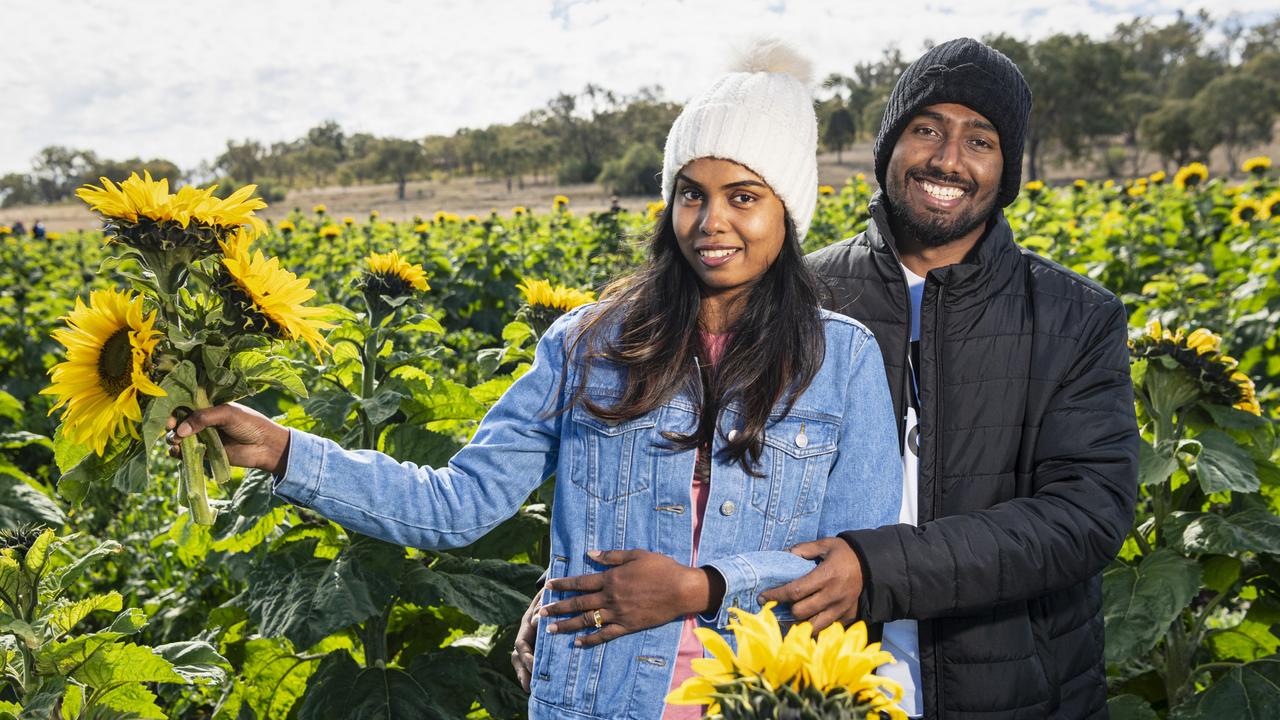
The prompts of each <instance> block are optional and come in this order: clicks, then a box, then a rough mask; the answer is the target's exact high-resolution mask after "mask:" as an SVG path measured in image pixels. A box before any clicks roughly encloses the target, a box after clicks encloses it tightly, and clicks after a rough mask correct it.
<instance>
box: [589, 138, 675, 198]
mask: <svg viewBox="0 0 1280 720" xmlns="http://www.w3.org/2000/svg"><path fill="white" fill-rule="evenodd" d="M661 174H662V151H661V150H659V149H658V148H657V147H655V146H653V145H651V144H649V143H634V144H632V145H631V147H629V148H627V152H626V153H624V154H623V156H622V157H620V158H614V159H613V160H609V161H608V162H606V163H605V164H604V170H603V171H601V173H600V177H599V178H597V180H598V182H599V183H600V184H601V185H604V186H605V188H606V189H608V191H609V192H611V193H615V194H618V195H648V196H649V197H657V196H658V195H659V194H660V193H661V192H662V183H661V181H660V180H659V176H660V175H661Z"/></svg>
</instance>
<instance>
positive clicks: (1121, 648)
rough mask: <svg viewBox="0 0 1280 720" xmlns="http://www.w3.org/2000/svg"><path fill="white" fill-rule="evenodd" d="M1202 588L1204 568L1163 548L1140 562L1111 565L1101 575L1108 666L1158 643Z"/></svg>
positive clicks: (1140, 653)
mask: <svg viewBox="0 0 1280 720" xmlns="http://www.w3.org/2000/svg"><path fill="white" fill-rule="evenodd" d="M1199 591H1200V566H1199V565H1198V564H1196V562H1195V561H1194V560H1189V559H1187V558H1184V557H1182V556H1181V555H1178V554H1177V553H1175V552H1173V551H1172V550H1168V549H1165V548H1161V549H1158V550H1156V551H1155V552H1153V553H1151V554H1150V555H1148V556H1147V557H1146V558H1144V559H1143V561H1142V562H1141V563H1140V564H1139V565H1138V566H1136V567H1135V566H1132V565H1123V564H1117V565H1112V567H1111V568H1109V569H1108V570H1107V571H1106V572H1105V573H1103V575H1102V605H1103V619H1104V621H1105V623H1106V637H1107V643H1106V659H1107V664H1112V663H1116V662H1120V661H1123V660H1128V659H1130V658H1134V657H1137V656H1140V655H1142V654H1144V653H1146V652H1147V651H1149V650H1151V648H1152V647H1154V646H1155V644H1156V641H1157V640H1159V639H1160V637H1161V636H1163V635H1164V633H1165V631H1166V630H1167V629H1168V628H1169V623H1171V622H1173V620H1174V618H1176V617H1177V616H1178V613H1180V612H1181V611H1182V610H1183V608H1185V607H1187V606H1188V605H1189V604H1190V602H1191V599H1192V598H1193V597H1195V596H1196V594H1197V593H1198V592H1199Z"/></svg>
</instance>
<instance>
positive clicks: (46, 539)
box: [22, 529, 61, 575]
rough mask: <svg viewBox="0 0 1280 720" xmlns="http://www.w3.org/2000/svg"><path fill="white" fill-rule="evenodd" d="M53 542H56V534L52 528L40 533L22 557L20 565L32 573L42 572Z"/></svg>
mask: <svg viewBox="0 0 1280 720" xmlns="http://www.w3.org/2000/svg"><path fill="white" fill-rule="evenodd" d="M54 543H58V534H57V533H55V532H54V531H53V530H52V529H48V530H45V531H44V532H42V533H40V535H39V537H37V538H36V540H35V542H33V543H31V547H30V548H28V549H27V554H26V556H25V557H23V559H22V566H23V567H25V568H26V569H27V572H29V573H32V574H33V575H34V574H38V573H41V572H44V565H45V562H46V561H47V560H48V559H49V552H50V549H52V548H54V547H55V546H54ZM58 544H61V543H58Z"/></svg>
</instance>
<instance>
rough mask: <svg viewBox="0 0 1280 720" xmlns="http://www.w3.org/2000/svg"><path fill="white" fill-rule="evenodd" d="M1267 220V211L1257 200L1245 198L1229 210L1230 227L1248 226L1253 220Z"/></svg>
mask: <svg viewBox="0 0 1280 720" xmlns="http://www.w3.org/2000/svg"><path fill="white" fill-rule="evenodd" d="M1266 218H1267V209H1266V207H1264V206H1263V204H1262V203H1261V202H1259V201H1257V200H1253V199H1250V198H1245V199H1243V200H1241V201H1239V202H1237V203H1236V206H1235V207H1234V208H1232V209H1231V224H1232V225H1248V224H1249V223H1251V222H1253V221H1254V220H1265V219H1266Z"/></svg>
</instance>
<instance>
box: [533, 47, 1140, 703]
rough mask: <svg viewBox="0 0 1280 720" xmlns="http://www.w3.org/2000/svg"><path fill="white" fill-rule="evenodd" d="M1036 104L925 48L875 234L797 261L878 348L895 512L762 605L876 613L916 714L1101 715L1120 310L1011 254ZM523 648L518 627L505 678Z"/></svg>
mask: <svg viewBox="0 0 1280 720" xmlns="http://www.w3.org/2000/svg"><path fill="white" fill-rule="evenodd" d="M1030 108H1031V92H1030V90H1029V89H1028V87H1027V84H1026V81H1025V80H1024V78H1023V77H1022V74H1021V72H1019V70H1018V69H1017V67H1016V66H1015V65H1014V64H1013V63H1012V62H1011V61H1010V60H1009V59H1008V58H1006V57H1005V56H1003V55H1001V54H1000V53H999V52H997V51H995V50H993V49H992V48H989V47H987V46H986V45H983V44H982V43H979V42H977V41H974V40H970V39H960V40H954V41H951V42H948V43H945V44H943V45H939V46H938V47H935V48H933V49H932V50H930V51H928V52H927V53H925V54H924V55H923V56H922V57H921V58H920V59H919V60H917V61H916V62H915V63H913V64H912V65H911V67H909V68H908V69H907V70H906V71H905V72H904V73H903V75H902V77H901V78H900V79H899V81H898V83H897V85H896V86H895V88H894V90H893V93H892V95H891V96H890V99H889V103H888V105H887V106H886V108H885V114H884V119H883V121H882V123H881V127H880V134H879V136H878V137H877V139H876V145H875V166H876V177H877V179H878V180H879V182H880V186H881V188H883V192H881V193H880V194H878V195H877V196H876V197H875V198H873V199H872V202H871V216H872V222H871V224H870V225H869V227H868V229H867V231H866V232H864V233H862V234H861V235H858V236H857V237H854V238H852V239H850V240H846V241H844V242H841V243H838V244H836V245H832V246H830V247H828V248H825V249H823V250H821V251H818V252H817V253H814V254H813V255H812V256H811V259H812V261H813V264H814V267H815V268H816V269H817V270H818V271H819V272H820V273H821V274H822V275H823V276H824V277H825V278H826V280H827V281H828V283H829V284H830V287H831V298H830V301H829V303H828V306H829V307H830V308H831V309H832V310H835V311H837V312H841V313H844V314H847V315H850V316H852V317H854V318H857V319H858V320H860V321H862V322H863V323H864V324H866V325H867V326H868V327H870V328H871V330H872V331H873V332H874V333H875V336H876V339H877V341H878V342H879V344H880V348H881V351H882V353H883V355H884V359H885V365H886V370H887V373H888V379H889V385H890V390H891V394H892V396H893V400H894V407H895V410H896V412H897V415H898V417H899V418H900V422H899V433H900V437H901V439H902V440H903V445H904V460H905V463H904V464H905V465H906V472H905V473H904V493H903V497H904V501H903V507H902V512H901V514H900V523H901V524H898V525H893V526H887V527H883V528H879V529H875V530H859V531H851V532H846V533H843V534H842V535H841V537H840V538H828V539H824V540H819V541H817V542H813V543H804V544H801V545H799V546H797V547H796V548H794V549H793V552H796V553H797V554H800V555H803V556H804V557H807V558H811V559H819V560H820V561H821V562H820V564H819V565H818V567H817V569H815V570H813V571H812V572H811V573H809V574H808V575H806V576H805V577H803V578H800V579H799V580H796V581H795V582H792V583H790V584H788V585H784V586H782V587H781V588H777V589H774V590H771V591H768V592H766V593H764V596H763V598H762V599H763V600H779V601H783V602H791V603H793V607H792V610H793V612H794V614H795V615H796V616H797V617H798V618H800V619H811V620H812V621H813V623H814V625H815V626H826V625H827V624H830V623H831V622H832V621H834V620H837V619H845V618H848V617H849V616H850V615H856V617H858V618H859V619H863V620H867V621H869V622H871V623H886V624H885V626H884V641H885V644H886V646H887V649H889V650H891V651H892V652H893V653H894V654H895V656H897V657H898V658H899V659H900V662H899V663H898V664H897V665H896V666H893V667H887V668H884V669H882V672H884V673H885V674H889V675H891V676H893V677H894V678H895V679H898V680H899V681H900V682H902V683H903V685H904V690H905V692H904V695H905V697H904V698H903V706H904V709H906V710H907V711H908V712H909V713H910V714H912V715H916V716H921V715H923V716H925V717H928V718H938V719H944V718H945V719H948V720H955V719H957V718H963V719H969V718H975V719H976V718H982V720H995V719H996V718H1046V717H1053V718H1070V719H1073V720H1074V719H1075V718H1094V717H1105V716H1106V682H1105V668H1104V665H1103V622H1102V607H1101V602H1102V601H1101V571H1102V569H1103V568H1104V567H1105V566H1106V564H1107V563H1108V562H1110V560H1111V559H1112V558H1113V557H1114V556H1115V554H1116V552H1118V550H1119V548H1120V546H1121V544H1122V542H1123V540H1124V537H1125V535H1126V533H1127V532H1128V530H1129V527H1130V525H1131V523H1132V520H1133V505H1134V501H1135V497H1136V492H1137V454H1138V433H1137V425H1136V421H1135V418H1134V409H1133V398H1132V387H1131V385H1130V381H1129V363H1128V350H1127V346H1126V336H1127V322H1126V316H1125V312H1124V308H1123V306H1122V305H1121V304H1120V302H1119V301H1118V300H1117V299H1116V298H1115V296H1114V295H1112V294H1111V293H1109V292H1107V291H1106V290H1104V289H1102V288H1101V287H1099V286H1098V285H1096V284H1095V283H1093V282H1091V281H1089V280H1087V279H1085V278H1082V277H1080V276H1078V275H1076V274H1074V273H1071V272H1070V271H1068V270H1066V269H1064V268H1062V267H1060V266H1058V265H1055V264H1053V263H1051V262H1049V261H1047V260H1044V259H1042V258H1040V257H1037V256H1036V255H1034V254H1032V253H1030V252H1026V251H1024V250H1021V249H1020V248H1019V247H1018V246H1017V245H1016V244H1014V241H1013V235H1012V232H1011V230H1010V228H1009V225H1008V223H1007V222H1006V221H1005V219H1004V216H1003V213H1002V212H1001V210H1002V208H1004V207H1005V206H1007V205H1008V204H1009V203H1010V202H1012V201H1013V200H1014V198H1016V197H1017V194H1018V190H1019V188H1020V185H1021V166H1022V147H1023V137H1024V135H1025V133H1026V127H1027V118H1028V115H1029V113H1030ZM713 482H714V480H713ZM606 574H607V573H606ZM850 610H854V611H855V612H853V613H851V612H850ZM529 640H530V633H529V632H528V625H527V624H526V625H525V626H524V632H522V637H521V642H520V643H518V644H517V651H518V652H517V653H516V658H515V659H516V661H517V668H518V670H517V671H518V672H519V669H520V667H521V666H520V663H519V660H520V659H521V656H522V654H526V653H527V650H528V647H527V646H526V644H525V643H526V642H527V641H529Z"/></svg>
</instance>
